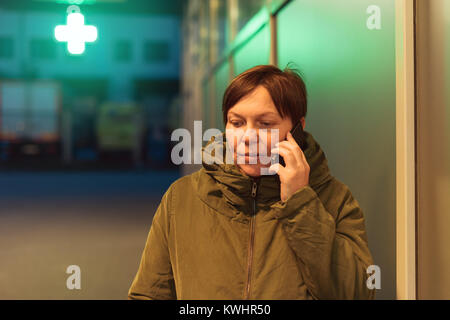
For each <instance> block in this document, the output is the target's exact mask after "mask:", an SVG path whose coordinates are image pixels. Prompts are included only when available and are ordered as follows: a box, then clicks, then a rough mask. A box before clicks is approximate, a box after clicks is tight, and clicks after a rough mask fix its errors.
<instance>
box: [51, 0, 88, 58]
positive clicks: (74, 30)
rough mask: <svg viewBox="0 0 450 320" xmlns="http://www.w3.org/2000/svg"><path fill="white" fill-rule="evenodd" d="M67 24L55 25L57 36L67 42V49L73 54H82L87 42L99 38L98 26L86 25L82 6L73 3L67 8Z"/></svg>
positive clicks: (59, 39) (57, 38)
mask: <svg viewBox="0 0 450 320" xmlns="http://www.w3.org/2000/svg"><path fill="white" fill-rule="evenodd" d="M67 13H68V15H67V25H60V26H56V27H55V38H56V40H58V41H61V42H67V50H68V51H69V52H70V53H71V54H82V53H83V52H84V49H85V43H86V42H94V41H95V40H97V28H96V27H95V26H86V25H84V16H83V15H82V14H81V13H80V8H79V7H77V6H75V5H72V6H70V7H68V8H67Z"/></svg>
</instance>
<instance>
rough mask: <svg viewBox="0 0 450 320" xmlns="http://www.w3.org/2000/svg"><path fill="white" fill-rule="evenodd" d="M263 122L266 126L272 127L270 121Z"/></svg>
mask: <svg viewBox="0 0 450 320" xmlns="http://www.w3.org/2000/svg"><path fill="white" fill-rule="evenodd" d="M261 124H262V125H263V126H265V127H270V125H271V123H270V122H261Z"/></svg>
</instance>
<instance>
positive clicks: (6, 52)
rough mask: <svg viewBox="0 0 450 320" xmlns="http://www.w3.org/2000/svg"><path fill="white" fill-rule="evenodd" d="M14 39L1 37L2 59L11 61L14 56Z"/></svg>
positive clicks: (0, 56) (0, 55) (0, 52)
mask: <svg viewBox="0 0 450 320" xmlns="http://www.w3.org/2000/svg"><path fill="white" fill-rule="evenodd" d="M13 44H14V43H13V39H12V38H7V37H0V59H10V58H12V56H13Z"/></svg>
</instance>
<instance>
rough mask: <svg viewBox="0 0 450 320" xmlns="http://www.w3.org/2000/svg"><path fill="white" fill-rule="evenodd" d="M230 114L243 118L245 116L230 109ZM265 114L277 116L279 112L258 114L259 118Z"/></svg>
mask: <svg viewBox="0 0 450 320" xmlns="http://www.w3.org/2000/svg"><path fill="white" fill-rule="evenodd" d="M229 114H230V115H234V116H237V117H240V118H243V116H241V115H239V114H237V113H235V112H233V111H230V112H229ZM264 116H277V114H276V113H275V112H264V113H261V114H258V116H257V118H258V119H259V118H262V117H264Z"/></svg>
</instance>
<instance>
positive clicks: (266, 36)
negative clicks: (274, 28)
mask: <svg viewBox="0 0 450 320" xmlns="http://www.w3.org/2000/svg"><path fill="white" fill-rule="evenodd" d="M269 55H270V31H269V27H268V26H267V25H266V26H265V27H264V28H263V29H261V30H260V31H259V32H258V33H257V34H255V35H254V36H253V37H252V38H251V39H250V40H249V42H247V43H246V44H245V45H244V46H243V47H242V48H241V49H239V51H237V53H236V54H235V56H234V63H235V74H236V75H238V74H239V73H242V72H244V71H245V70H247V69H250V68H251V67H254V66H256V65H260V64H268V63H269Z"/></svg>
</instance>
